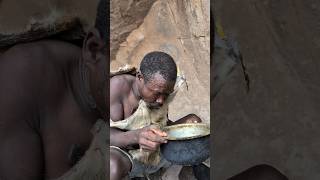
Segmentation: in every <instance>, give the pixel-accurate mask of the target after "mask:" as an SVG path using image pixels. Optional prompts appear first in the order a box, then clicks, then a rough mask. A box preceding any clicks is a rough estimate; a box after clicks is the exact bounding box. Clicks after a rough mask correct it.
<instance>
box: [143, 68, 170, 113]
mask: <svg viewBox="0 0 320 180" xmlns="http://www.w3.org/2000/svg"><path fill="white" fill-rule="evenodd" d="M141 84H142V86H141V88H140V95H141V97H142V99H143V100H144V101H145V102H146V103H147V106H148V107H149V108H150V109H159V108H160V107H161V106H162V105H163V104H164V103H165V100H166V99H167V98H168V96H169V95H170V94H171V93H172V92H173V90H174V84H175V82H174V81H166V80H165V79H164V78H163V77H162V76H161V75H160V74H159V73H156V74H155V75H154V76H153V78H151V79H150V80H149V81H148V82H145V81H144V80H142V82H141Z"/></svg>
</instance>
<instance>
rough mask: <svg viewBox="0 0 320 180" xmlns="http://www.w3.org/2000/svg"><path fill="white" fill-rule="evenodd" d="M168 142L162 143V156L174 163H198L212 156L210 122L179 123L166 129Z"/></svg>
mask: <svg viewBox="0 0 320 180" xmlns="http://www.w3.org/2000/svg"><path fill="white" fill-rule="evenodd" d="M164 131H165V132H167V134H168V138H167V139H168V140H169V141H168V143H166V144H162V145H161V148H160V149H161V154H162V156H163V157H164V158H165V159H166V160H168V161H169V162H171V163H173V164H179V165H197V164H200V163H201V162H203V161H205V160H206V159H208V158H209V156H210V143H209V142H210V128H209V125H208V124H203V123H197V124H179V125H173V126H168V127H166V128H165V129H164Z"/></svg>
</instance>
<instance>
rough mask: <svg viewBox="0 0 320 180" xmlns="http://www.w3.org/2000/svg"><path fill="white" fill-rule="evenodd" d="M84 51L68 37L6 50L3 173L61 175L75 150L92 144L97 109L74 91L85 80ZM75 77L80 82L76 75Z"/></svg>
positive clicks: (0, 71) (0, 135) (1, 104)
mask: <svg viewBox="0 0 320 180" xmlns="http://www.w3.org/2000/svg"><path fill="white" fill-rule="evenodd" d="M80 54H81V49H80V48H78V47H76V46H74V45H72V44H69V43H66V42H60V41H39V42H33V43H26V44H21V45H16V46H14V47H12V48H10V49H9V50H8V51H6V52H5V53H4V54H3V55H2V57H1V60H0V84H1V88H0V99H1V101H0V108H1V111H0V124H1V125H0V142H1V143H2V145H1V147H2V148H0V156H1V157H0V159H1V162H0V177H1V178H4V179H43V177H41V175H43V174H45V177H46V178H54V177H58V176H60V175H62V174H63V173H64V172H66V171H67V170H68V169H70V167H71V166H72V165H73V164H74V161H75V160H74V158H73V157H72V151H75V150H76V151H79V152H78V153H80V154H83V153H84V151H85V150H86V149H87V148H88V147H89V145H90V141H91V139H92V134H91V133H90V129H91V127H92V125H93V124H94V122H95V121H96V120H97V117H98V115H97V112H95V111H91V112H90V111H87V110H86V107H82V104H81V102H80V101H81V95H80V94H77V93H75V91H74V89H75V88H79V87H80V86H81V83H79V82H80V75H79V72H77V68H75V67H78V65H79V62H78V61H79V60H80V56H79V55H80ZM76 78H79V80H78V81H79V82H78V83H79V84H78V83H76V81H73V80H71V79H76ZM72 82H74V83H72ZM74 147H77V149H74ZM12 151H14V152H15V153H12ZM70 154H71V156H70ZM13 156H14V157H13ZM30 167H33V168H30ZM31 169H33V170H31ZM17 171H18V172H19V173H16V172H17Z"/></svg>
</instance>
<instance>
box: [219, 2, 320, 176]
mask: <svg viewBox="0 0 320 180" xmlns="http://www.w3.org/2000/svg"><path fill="white" fill-rule="evenodd" d="M319 9H320V2H319V1H316V0H290V1H289V0H282V1H276V0H263V1H258V0H253V1H248V0H244V1H243V0H241V1H240V0H219V1H216V3H215V16H216V20H217V21H219V22H220V23H221V25H222V27H223V29H224V33H225V34H226V36H233V37H234V38H235V39H236V40H237V41H238V44H239V47H240V51H241V52H242V55H243V61H244V66H245V67H246V70H247V73H248V75H249V79H250V86H251V87H250V91H249V92H246V82H245V80H244V76H243V72H242V69H241V66H238V67H237V68H235V71H234V72H233V73H232V74H231V76H230V78H229V79H228V82H227V83H226V84H225V86H224V87H223V88H222V90H221V91H220V92H219V94H218V95H217V97H216V99H215V100H214V115H215V117H214V129H215V134H214V142H215V149H214V153H215V159H214V171H215V172H214V177H215V179H226V178H228V177H230V176H232V175H234V174H236V173H239V172H241V171H243V170H244V169H246V168H248V167H250V166H253V165H256V164H261V163H267V164H270V165H273V166H275V167H276V168H278V169H279V170H280V171H282V172H283V173H284V174H286V175H287V176H288V178H289V179H290V180H300V179H308V180H317V179H320V166H319V161H320V151H319V149H320V141H319V137H320V131H319V127H320V121H319V118H320V114H319V112H318V111H319V107H320V93H319V90H320V79H319V75H318V73H319V69H320V62H319V57H320V33H319V30H320V29H319V28H320V26H319V25H320V23H319V22H320V13H319V12H320V11H319Z"/></svg>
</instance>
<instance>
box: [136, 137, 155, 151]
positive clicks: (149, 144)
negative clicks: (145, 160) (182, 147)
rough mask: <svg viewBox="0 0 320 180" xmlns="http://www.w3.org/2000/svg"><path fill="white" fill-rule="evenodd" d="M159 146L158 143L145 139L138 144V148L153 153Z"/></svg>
mask: <svg viewBox="0 0 320 180" xmlns="http://www.w3.org/2000/svg"><path fill="white" fill-rule="evenodd" d="M158 146H159V143H156V142H153V141H149V140H147V139H143V140H141V142H140V148H142V149H146V150H150V151H155V150H156V149H157V148H158Z"/></svg>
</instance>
